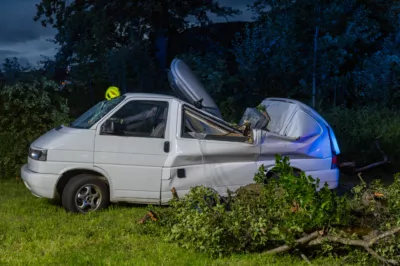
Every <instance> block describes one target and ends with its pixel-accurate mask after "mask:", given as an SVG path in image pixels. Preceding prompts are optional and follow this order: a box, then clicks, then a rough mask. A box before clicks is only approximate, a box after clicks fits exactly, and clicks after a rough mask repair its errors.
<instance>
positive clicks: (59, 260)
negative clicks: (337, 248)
mask: <svg viewBox="0 0 400 266" xmlns="http://www.w3.org/2000/svg"><path fill="white" fill-rule="evenodd" d="M146 210H147V208H145V207H134V206H122V207H121V206H111V207H110V208H109V209H108V210H106V211H103V212H99V213H93V214H89V215H72V214H68V213H66V212H65V211H64V210H63V209H62V208H61V207H59V206H57V205H55V204H52V203H50V202H49V201H48V200H45V199H38V198H35V197H34V196H32V195H31V194H30V193H29V192H28V190H27V189H25V187H24V186H23V184H21V183H17V182H16V181H0V265H307V264H306V263H305V262H304V261H303V260H301V259H300V258H299V257H297V256H289V255H285V256H279V257H278V256H276V257H274V256H267V255H260V254H249V255H237V256H232V257H229V258H223V259H217V260H212V259H210V258H208V257H207V256H206V255H204V254H199V253H194V252H190V251H187V250H185V249H182V248H179V247H178V246H177V245H175V244H172V243H166V242H165V241H164V240H163V239H162V238H159V237H155V236H150V235H147V234H144V232H143V230H141V225H139V224H138V223H137V220H138V219H140V218H141V217H142V216H143V215H144V214H145V213H146ZM314 263H315V265H343V264H342V263H343V262H342V263H340V261H339V260H335V259H333V258H322V259H319V260H318V261H314Z"/></svg>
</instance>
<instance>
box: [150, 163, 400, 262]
mask: <svg viewBox="0 0 400 266" xmlns="http://www.w3.org/2000/svg"><path fill="white" fill-rule="evenodd" d="M274 172H275V173H276V174H277V175H275V176H279V178H274V179H268V178H267V176H266V174H265V169H264V167H263V166H262V167H260V169H259V172H258V173H257V174H256V175H255V177H254V180H255V184H251V185H248V186H245V187H242V188H240V189H238V190H237V191H236V192H235V193H233V192H230V193H228V194H229V196H228V197H226V198H222V197H220V196H219V195H218V194H217V193H216V192H215V191H214V190H212V189H210V188H206V187H202V186H198V187H194V188H192V189H191V190H190V192H189V193H188V194H187V195H185V196H184V197H180V198H179V197H178V196H177V194H176V193H175V196H174V199H173V200H171V202H170V205H171V207H172V208H164V209H160V210H158V211H157V213H158V214H159V215H160V217H162V218H161V219H159V220H157V221H156V222H154V223H148V224H149V225H145V226H161V228H162V229H163V230H162V232H163V233H164V234H165V235H166V238H167V240H168V241H172V242H175V243H177V244H179V245H180V246H182V247H184V248H187V249H192V250H197V251H200V252H206V253H208V254H210V255H211V256H224V255H228V254H232V253H242V252H263V253H268V254H276V253H284V252H293V251H294V250H300V251H301V254H302V257H304V258H307V257H310V258H313V257H315V256H318V255H321V254H327V253H328V254H333V255H336V256H345V257H346V259H347V260H351V259H353V260H354V261H358V258H359V257H355V254H360V253H359V252H362V251H363V252H367V253H368V254H369V255H370V256H369V257H368V259H367V261H366V262H365V263H371V261H375V262H379V263H386V264H393V265H396V264H398V262H399V261H400V255H399V254H400V245H399V243H400V219H399V215H400V178H399V177H400V175H396V176H395V177H394V182H393V184H391V185H390V186H386V187H385V186H383V185H382V184H381V183H380V182H378V181H375V182H373V183H372V184H371V185H367V184H366V183H365V182H363V181H361V183H360V184H359V185H357V186H356V187H354V188H353V190H352V193H351V194H350V195H345V196H338V195H337V194H336V193H335V191H332V190H330V189H329V188H328V186H327V185H325V186H320V184H319V180H318V179H317V180H315V179H313V178H312V177H310V176H306V175H305V174H304V173H300V174H298V173H294V172H293V169H292V168H291V167H290V163H289V160H288V158H287V157H285V158H281V157H279V156H278V157H277V158H276V168H275V169H274ZM317 188H320V189H319V191H317ZM350 247H351V248H350ZM361 254H362V253H361ZM306 256H307V257H306ZM364 257H365V256H364ZM307 260H308V259H307Z"/></svg>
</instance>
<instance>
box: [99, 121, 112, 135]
mask: <svg viewBox="0 0 400 266" xmlns="http://www.w3.org/2000/svg"><path fill="white" fill-rule="evenodd" d="M100 131H101V134H114V133H115V121H114V120H112V119H109V120H107V121H106V122H104V124H102V125H101V130H100Z"/></svg>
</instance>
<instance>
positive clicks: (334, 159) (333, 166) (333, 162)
mask: <svg viewBox="0 0 400 266" xmlns="http://www.w3.org/2000/svg"><path fill="white" fill-rule="evenodd" d="M331 168H332V169H335V168H337V156H336V155H333V156H332V166H331Z"/></svg>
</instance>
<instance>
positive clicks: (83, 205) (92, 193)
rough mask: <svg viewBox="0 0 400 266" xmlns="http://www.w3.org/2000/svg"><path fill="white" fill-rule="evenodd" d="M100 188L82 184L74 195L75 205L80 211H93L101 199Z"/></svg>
mask: <svg viewBox="0 0 400 266" xmlns="http://www.w3.org/2000/svg"><path fill="white" fill-rule="evenodd" d="M102 198H103V197H102V194H101V190H100V188H99V187H98V186H96V185H84V186H82V187H81V188H80V189H78V192H77V193H76V195H75V205H76V207H77V208H78V210H79V211H81V212H90V211H95V210H97V209H98V208H99V206H100V203H101V200H102Z"/></svg>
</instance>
